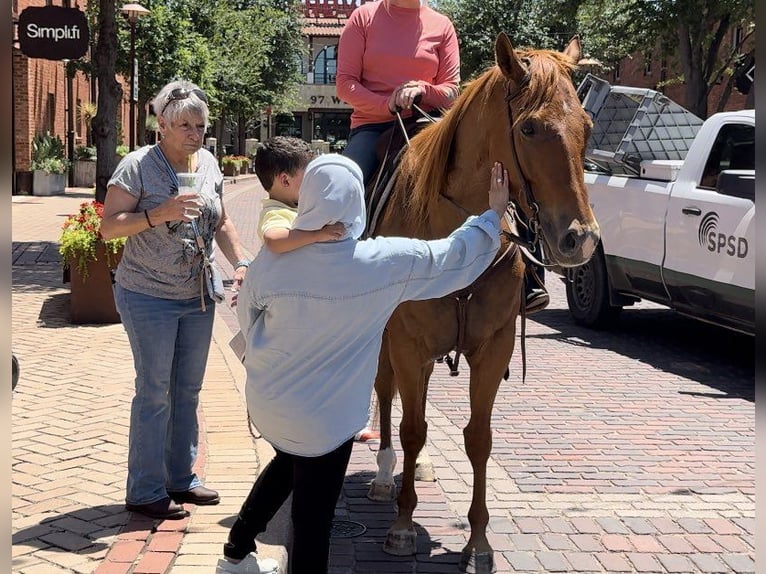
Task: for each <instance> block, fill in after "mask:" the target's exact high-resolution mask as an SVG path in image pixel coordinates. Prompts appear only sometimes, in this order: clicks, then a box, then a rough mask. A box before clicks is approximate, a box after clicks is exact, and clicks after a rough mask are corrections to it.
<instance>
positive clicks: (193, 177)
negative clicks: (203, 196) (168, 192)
mask: <svg viewBox="0 0 766 574" xmlns="http://www.w3.org/2000/svg"><path fill="white" fill-rule="evenodd" d="M176 176H177V177H178V195H193V196H197V195H199V192H200V186H201V184H202V177H201V176H200V174H198V173H177V174H176ZM187 217H191V216H187ZM191 218H192V219H197V217H196V216H195V217H191Z"/></svg>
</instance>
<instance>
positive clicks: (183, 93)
mask: <svg viewBox="0 0 766 574" xmlns="http://www.w3.org/2000/svg"><path fill="white" fill-rule="evenodd" d="M192 94H194V95H195V96H197V97H198V98H199V99H200V100H202V101H203V102H205V103H206V104H207V96H206V95H205V92H203V91H202V90H198V89H197V88H194V89H192V90H189V89H187V88H176V89H174V90H172V91H171V92H170V94H169V95H168V99H167V100H166V101H165V105H164V106H162V111H161V112H160V115H162V114H164V113H165V110H166V109H167V107H168V105H169V104H170V102H174V101H176V100H185V99H186V98H188V97H189V96H191V95H192Z"/></svg>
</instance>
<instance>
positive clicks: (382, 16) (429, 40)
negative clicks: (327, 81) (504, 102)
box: [335, 0, 460, 128]
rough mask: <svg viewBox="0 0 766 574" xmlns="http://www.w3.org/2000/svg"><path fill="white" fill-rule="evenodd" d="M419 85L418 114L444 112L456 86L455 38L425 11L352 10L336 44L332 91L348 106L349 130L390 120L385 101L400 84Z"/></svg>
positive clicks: (442, 19) (443, 21)
mask: <svg viewBox="0 0 766 574" xmlns="http://www.w3.org/2000/svg"><path fill="white" fill-rule="evenodd" d="M412 80H416V81H418V82H419V83H420V85H422V86H424V88H425V94H424V96H423V99H422V104H421V105H422V106H423V108H424V109H431V110H433V109H437V108H448V107H450V106H451V105H452V102H453V101H454V99H455V98H456V97H457V94H458V86H459V84H460V55H459V52H458V42H457V34H455V27H454V26H453V25H452V22H450V20H449V18H447V17H446V16H444V15H443V14H440V13H438V12H436V11H435V10H432V9H431V8H428V7H427V6H421V7H420V8H402V7H399V6H393V5H389V6H388V8H386V6H385V2H384V0H378V1H377V2H367V3H366V4H362V5H361V6H359V8H357V9H356V10H354V12H353V13H352V14H351V16H350V17H349V19H348V22H346V25H345V27H344V28H343V32H342V34H341V36H340V42H339V43H338V69H337V74H336V81H335V88H336V91H337V94H338V97H339V98H340V99H342V100H343V101H345V102H347V103H348V104H349V105H351V106H352V107H353V112H352V113H351V127H352V128H355V127H357V126H360V125H364V124H368V123H380V122H387V121H391V120H392V119H394V118H393V116H392V115H391V112H390V111H389V109H388V97H389V96H390V95H391V93H392V92H393V91H394V90H395V89H396V88H397V87H398V86H399V85H400V84H402V83H404V82H408V81H412Z"/></svg>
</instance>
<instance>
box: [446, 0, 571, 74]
mask: <svg viewBox="0 0 766 574" xmlns="http://www.w3.org/2000/svg"><path fill="white" fill-rule="evenodd" d="M580 3H581V0H574V1H572V0H441V1H440V2H439V10H440V11H442V12H444V13H445V14H447V15H448V16H449V17H450V19H451V20H452V23H453V24H454V26H455V31H456V32H457V36H458V39H459V40H460V61H461V62H460V63H461V66H460V72H461V77H462V78H463V79H465V80H467V79H470V78H472V77H475V76H476V75H477V74H479V73H481V72H482V71H483V70H485V69H486V68H487V67H489V66H491V65H492V64H493V63H494V45H495V39H496V38H497V35H498V34H499V33H500V32H505V33H506V34H508V37H509V38H510V39H511V42H512V43H513V45H514V47H516V48H524V47H527V48H549V49H555V50H562V49H563V48H564V47H565V46H566V44H567V42H568V41H569V40H570V39H571V38H572V37H573V36H574V35H575V34H576V33H577V26H576V20H575V15H576V12H577V7H578V6H579V5H580Z"/></svg>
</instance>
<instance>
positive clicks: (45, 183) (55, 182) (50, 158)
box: [32, 133, 69, 195]
mask: <svg viewBox="0 0 766 574" xmlns="http://www.w3.org/2000/svg"><path fill="white" fill-rule="evenodd" d="M68 169H69V162H68V161H67V160H66V159H65V158H64V144H63V143H61V139H59V137H58V136H55V137H54V136H52V135H51V134H50V133H45V134H38V135H37V136H35V138H34V140H33V141H32V194H33V195H59V194H62V193H64V191H65V190H66V180H67V178H66V173H67V170H68Z"/></svg>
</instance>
